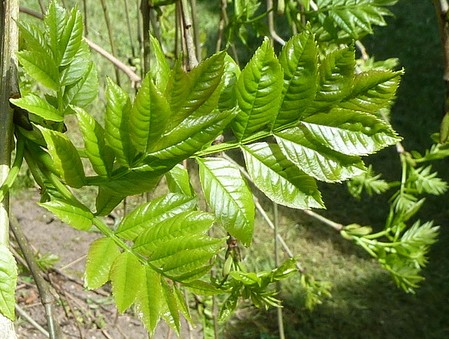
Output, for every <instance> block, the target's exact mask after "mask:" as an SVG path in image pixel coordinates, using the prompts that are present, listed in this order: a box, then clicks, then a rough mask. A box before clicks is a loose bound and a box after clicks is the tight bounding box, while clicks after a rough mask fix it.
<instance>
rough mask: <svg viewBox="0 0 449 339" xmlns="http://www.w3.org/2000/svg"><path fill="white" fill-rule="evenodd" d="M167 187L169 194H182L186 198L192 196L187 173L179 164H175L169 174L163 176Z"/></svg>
mask: <svg viewBox="0 0 449 339" xmlns="http://www.w3.org/2000/svg"><path fill="white" fill-rule="evenodd" d="M165 179H166V180H167V186H168V189H169V190H170V192H172V193H179V194H183V195H185V196H188V197H192V196H194V193H193V188H192V185H191V184H190V178H189V172H187V169H186V168H185V167H184V166H182V165H181V164H177V165H176V166H175V167H173V168H172V169H171V170H170V172H168V173H166V174H165Z"/></svg>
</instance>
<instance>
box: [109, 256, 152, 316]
mask: <svg viewBox="0 0 449 339" xmlns="http://www.w3.org/2000/svg"><path fill="white" fill-rule="evenodd" d="M110 278H111V283H112V295H113V296H114V300H115V304H116V305H117V309H118V311H119V312H120V313H123V312H125V311H126V310H127V309H128V308H129V307H130V306H131V305H132V304H133V303H134V301H135V300H136V297H137V294H138V293H139V291H140V290H141V288H142V287H141V286H142V282H143V281H144V278H145V267H144V266H143V265H142V264H141V263H140V262H139V260H138V259H137V257H136V256H135V255H134V254H132V253H130V252H127V251H126V252H123V253H121V254H120V255H119V256H118V257H117V258H116V259H115V261H114V263H113V264H112V268H111V273H110Z"/></svg>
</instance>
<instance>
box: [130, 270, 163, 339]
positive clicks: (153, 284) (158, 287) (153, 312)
mask: <svg viewBox="0 0 449 339" xmlns="http://www.w3.org/2000/svg"><path fill="white" fill-rule="evenodd" d="M165 304H166V302H165V298H164V295H163V291H162V284H161V276H160V275H159V274H158V273H156V272H155V271H153V270H152V269H151V268H149V267H146V268H145V276H144V280H143V281H142V288H141V289H140V291H139V293H138V294H137V298H136V303H135V305H136V311H137V314H138V316H139V318H140V319H141V320H142V322H143V324H144V325H145V327H146V328H147V330H148V332H149V333H150V335H151V336H152V335H153V334H154V330H155V329H156V326H157V324H158V323H159V319H160V318H161V315H162V312H163V311H164V308H165V307H167V306H166V305H165Z"/></svg>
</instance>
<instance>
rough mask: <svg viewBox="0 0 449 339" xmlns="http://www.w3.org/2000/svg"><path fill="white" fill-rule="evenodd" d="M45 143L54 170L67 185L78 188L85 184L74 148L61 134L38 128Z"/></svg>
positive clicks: (81, 166)
mask: <svg viewBox="0 0 449 339" xmlns="http://www.w3.org/2000/svg"><path fill="white" fill-rule="evenodd" d="M39 129H40V131H41V132H42V135H43V136H44V138H45V142H46V143H47V149H48V153H50V155H51V157H52V159H53V162H54V166H53V167H54V168H55V169H56V170H57V172H58V173H59V174H60V175H61V176H62V178H63V179H64V181H65V182H66V183H67V185H69V186H72V187H75V188H80V187H82V186H83V185H84V183H85V175H84V168H83V164H82V162H81V159H80V156H79V154H78V151H77V150H76V148H75V146H74V145H73V144H72V142H71V141H70V140H69V138H68V137H67V136H65V135H64V134H63V133H60V132H57V131H53V130H49V129H45V128H42V127H39Z"/></svg>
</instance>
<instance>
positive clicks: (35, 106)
mask: <svg viewBox="0 0 449 339" xmlns="http://www.w3.org/2000/svg"><path fill="white" fill-rule="evenodd" d="M10 101H11V102H12V103H13V104H14V105H16V106H18V107H20V108H23V109H25V110H27V111H28V112H30V113H33V114H36V115H37V116H39V117H41V118H42V119H45V120H50V121H58V122H61V121H64V117H63V116H62V114H61V113H60V112H59V111H58V110H57V109H56V108H55V107H53V106H52V105H50V104H49V103H48V102H47V101H46V100H44V99H42V98H41V97H38V96H37V95H36V94H32V93H29V94H27V95H26V96H24V97H22V98H18V99H10Z"/></svg>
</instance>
